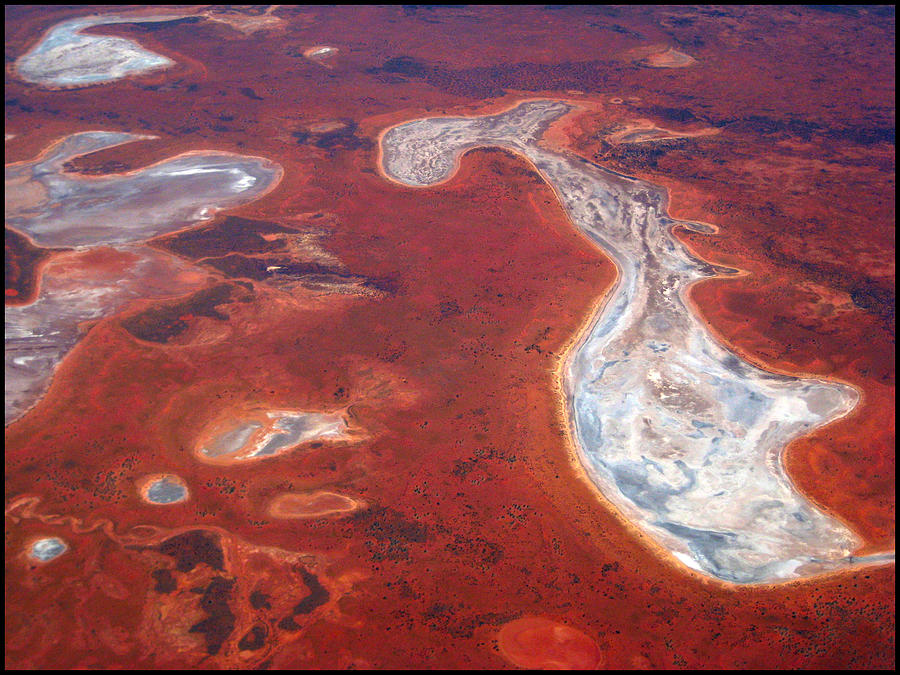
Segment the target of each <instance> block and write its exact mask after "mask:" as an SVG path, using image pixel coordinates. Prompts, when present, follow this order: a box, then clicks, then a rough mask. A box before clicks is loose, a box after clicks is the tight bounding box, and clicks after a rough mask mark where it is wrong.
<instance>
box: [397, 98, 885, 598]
mask: <svg viewBox="0 0 900 675" xmlns="http://www.w3.org/2000/svg"><path fill="white" fill-rule="evenodd" d="M572 110H573V106H571V105H569V104H566V103H563V102H558V101H529V102H525V103H522V104H520V105H518V106H516V107H515V108H513V109H511V110H508V111H506V112H504V113H501V114H497V115H490V116H484V117H469V118H429V119H421V120H416V121H412V122H408V123H405V124H401V125H399V126H396V127H394V128H392V129H390V130H389V131H387V132H386V133H385V134H384V135H383V137H382V149H383V153H382V162H383V168H384V171H385V173H386V175H387V176H389V177H390V178H392V179H394V180H395V181H397V182H400V183H403V184H405V185H409V186H416V187H423V186H428V185H433V184H435V183H438V182H441V181H444V180H446V179H448V178H449V177H450V176H451V175H452V174H453V173H454V172H455V170H456V167H457V165H458V162H459V158H460V156H461V154H462V153H464V152H465V151H466V150H468V149H471V148H474V147H479V146H495V147H500V148H505V149H508V150H512V151H514V152H517V153H520V154H521V155H523V156H525V157H526V158H527V159H529V160H530V161H531V162H532V163H533V164H534V166H535V168H536V169H537V170H538V171H539V172H540V174H541V175H542V176H543V178H544V179H545V180H546V181H547V182H548V183H549V184H550V185H551V186H553V188H554V189H555V190H556V192H557V194H558V195H559V198H560V200H561V203H562V205H563V207H564V208H565V211H566V213H567V214H568V216H569V218H570V219H571V221H572V223H573V224H574V225H575V227H576V228H578V229H579V230H580V231H581V232H583V233H584V234H585V235H586V236H587V237H588V239H590V240H591V241H592V242H594V243H595V244H596V245H597V246H598V247H599V248H600V249H602V250H603V251H604V252H605V253H606V254H607V255H609V256H610V257H611V258H612V259H613V261H614V262H615V264H616V267H617V268H618V272H619V278H618V280H617V282H616V284H615V286H614V288H613V289H612V290H611V291H610V292H609V293H608V295H607V296H606V297H605V298H604V299H603V301H602V302H601V303H600V305H599V306H598V308H597V310H596V312H595V314H594V316H593V317H592V320H591V322H590V325H589V326H588V328H587V329H586V331H585V332H584V333H583V335H582V337H581V339H580V341H579V342H578V344H577V345H575V347H574V348H573V350H572V351H571V354H570V356H569V360H568V361H567V363H566V365H565V370H564V374H563V383H564V388H565V392H566V407H567V412H568V415H569V418H570V424H571V427H572V431H573V437H574V441H575V444H576V447H577V450H578V454H579V457H580V458H581V461H582V464H583V465H584V468H585V470H586V472H587V473H588V475H589V476H590V478H591V480H592V481H593V482H594V484H595V485H596V486H597V487H598V488H599V490H600V491H601V492H602V493H603V495H604V496H605V497H606V498H607V499H608V500H609V501H610V502H612V503H613V504H614V505H615V506H616V507H617V508H618V509H619V510H620V511H621V512H622V513H623V514H624V515H625V516H626V517H627V518H628V519H629V520H630V521H631V522H633V523H634V524H636V525H637V526H639V527H640V528H641V529H642V530H644V531H645V532H647V533H649V534H650V535H651V536H652V537H653V539H655V540H656V541H657V542H658V543H659V544H661V545H662V546H663V547H664V548H665V549H667V550H668V551H669V552H670V553H672V555H673V556H674V557H675V558H676V559H678V560H679V561H681V562H682V563H683V564H685V565H687V566H688V567H691V568H693V569H695V570H699V571H700V572H702V573H704V574H706V575H710V576H712V577H716V578H718V579H721V580H724V581H728V582H732V583H767V582H773V581H780V580H786V579H792V578H796V577H801V576H808V575H812V574H817V573H822V572H827V571H830V570H834V569H839V568H842V567H846V566H849V565H851V564H857V563H874V562H884V561H889V560H893V553H888V554H883V555H877V556H868V557H864V558H860V557H853V556H851V555H849V554H850V552H851V551H854V550H856V549H857V548H859V546H860V545H861V542H860V540H859V539H858V538H857V536H856V535H855V534H854V533H853V532H851V531H850V530H849V529H848V528H847V527H846V526H845V525H844V524H843V523H841V522H840V521H839V520H837V519H835V518H833V517H831V516H830V515H828V514H827V513H825V512H823V511H821V510H819V509H818V508H816V507H815V506H814V505H813V504H812V503H810V502H809V501H808V500H807V499H806V498H805V497H804V496H803V495H802V494H800V493H799V492H798V491H797V490H796V488H795V487H794V485H793V483H792V482H791V480H790V479H789V477H788V476H787V474H786V473H785V471H784V467H783V465H782V461H781V453H782V451H783V449H784V447H785V446H786V445H787V443H789V442H790V441H791V440H793V439H795V438H797V437H799V436H802V435H803V434H806V433H808V432H809V431H810V430H812V429H814V428H816V427H819V426H822V425H824V424H827V423H829V422H831V421H834V420H836V419H838V418H840V417H842V416H844V415H846V414H847V413H849V412H850V410H852V409H853V407H854V406H855V405H856V404H857V402H858V400H859V396H858V394H857V392H856V390H854V389H853V388H851V387H849V386H846V385H842V384H837V383H833V382H825V381H822V380H817V379H811V378H798V377H790V376H787V375H780V374H775V373H770V372H767V371H764V370H761V369H759V368H756V367H755V366H753V365H751V364H749V363H747V362H746V361H743V360H741V359H740V358H738V357H737V356H736V355H735V354H733V353H731V352H730V351H729V350H728V349H726V348H725V347H724V346H723V345H722V344H720V343H719V342H718V341H717V340H716V339H715V338H714V337H713V336H712V335H711V334H710V333H709V331H708V330H707V329H706V327H705V325H704V324H703V323H702V322H701V321H700V320H699V319H698V318H697V316H695V314H694V313H693V311H691V309H690V306H689V304H688V302H687V300H686V298H687V289H688V287H689V286H690V284H691V283H693V282H694V281H697V280H699V279H703V278H708V277H711V276H715V275H716V269H715V268H714V267H713V266H712V265H710V264H708V263H706V262H704V261H702V260H699V259H698V258H696V257H694V256H693V255H692V254H691V253H690V252H689V251H688V250H687V249H686V248H685V247H684V246H683V245H682V244H681V243H680V242H679V241H678V240H677V239H675V237H674V236H673V235H672V228H673V226H674V225H676V224H679V225H681V226H683V227H686V228H688V229H692V230H694V231H697V232H701V233H709V231H710V228H709V227H708V226H705V225H702V224H696V225H694V224H692V223H675V222H674V221H672V220H671V219H669V218H668V217H667V215H666V208H667V202H666V194H665V192H664V191H663V190H662V189H660V188H658V187H656V186H654V185H651V184H649V183H646V182H643V181H639V180H634V179H631V178H629V177H627V176H622V175H620V174H616V173H614V172H611V171H607V170H605V169H603V168H601V167H598V166H596V165H593V164H591V163H590V162H588V161H586V160H584V159H581V158H577V157H571V156H567V155H563V154H558V153H554V152H550V151H548V150H546V149H544V148H543V147H541V145H540V144H539V143H538V140H539V139H540V137H541V135H542V133H543V130H544V129H545V128H546V126H547V125H548V124H549V123H551V122H552V121H554V120H557V119H559V118H561V117H563V116H564V115H565V114H567V113H569V112H570V111H572Z"/></svg>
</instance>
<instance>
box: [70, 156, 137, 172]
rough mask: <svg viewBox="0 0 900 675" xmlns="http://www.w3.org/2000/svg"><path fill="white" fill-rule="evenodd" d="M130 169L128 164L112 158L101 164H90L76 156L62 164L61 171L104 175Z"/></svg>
mask: <svg viewBox="0 0 900 675" xmlns="http://www.w3.org/2000/svg"><path fill="white" fill-rule="evenodd" d="M88 157H89V156H88ZM130 169H131V165H130V164H125V163H124V162H117V161H115V160H112V159H111V160H109V161H108V162H104V163H103V164H95V165H90V164H89V163H87V162H86V161H85V158H84V157H78V158H76V159H73V160H69V161H68V162H66V163H65V164H63V171H65V172H67V173H77V174H81V175H83V176H105V175H107V174H111V173H123V172H125V171H129V170H130Z"/></svg>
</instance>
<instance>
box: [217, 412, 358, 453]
mask: <svg viewBox="0 0 900 675" xmlns="http://www.w3.org/2000/svg"><path fill="white" fill-rule="evenodd" d="M257 420H259V421H257ZM348 433H349V428H348V425H347V421H346V420H345V419H344V416H343V414H342V413H340V412H335V413H326V412H305V411H302V410H294V411H291V410H280V411H278V410H276V411H269V412H266V413H265V415H261V414H258V415H257V417H256V419H237V420H232V421H231V422H230V423H229V424H228V425H227V426H226V427H225V431H217V432H216V433H215V434H214V435H213V437H212V438H211V439H210V440H209V441H207V442H205V443H202V444H201V447H200V449H199V455H200V456H201V457H202V458H209V459H213V460H217V459H224V460H227V461H229V462H231V461H242V460H251V459H262V458H264V457H271V456H274V455H278V454H280V453H282V452H284V451H285V450H288V449H290V448H293V447H295V446H297V445H300V444H301V443H307V442H311V441H318V440H341V439H345V438H347V437H348Z"/></svg>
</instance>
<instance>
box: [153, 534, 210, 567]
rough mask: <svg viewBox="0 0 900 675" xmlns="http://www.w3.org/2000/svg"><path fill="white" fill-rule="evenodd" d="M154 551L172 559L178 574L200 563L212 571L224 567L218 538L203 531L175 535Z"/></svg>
mask: <svg viewBox="0 0 900 675" xmlns="http://www.w3.org/2000/svg"><path fill="white" fill-rule="evenodd" d="M154 550H156V551H159V552H160V553H162V554H163V555H167V556H169V557H170V558H174V559H175V568H176V569H177V570H178V571H179V572H190V571H191V570H192V569H194V568H195V567H196V566H197V565H199V564H200V563H205V564H207V565H209V566H210V567H212V568H213V569H214V570H222V569H224V566H225V556H224V554H223V553H222V547H221V546H219V541H218V537H217V536H215V535H213V534H210V533H209V532H204V531H203V530H191V531H190V532H184V533H183V534H176V535H175V536H174V537H170V538H169V539H166V540H165V541H164V542H163V543H161V544H159V545H158V546H156V547H154Z"/></svg>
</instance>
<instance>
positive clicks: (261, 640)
mask: <svg viewBox="0 0 900 675" xmlns="http://www.w3.org/2000/svg"><path fill="white" fill-rule="evenodd" d="M268 634H269V629H268V628H266V626H265V625H263V624H257V625H255V626H253V628H251V629H250V630H249V631H247V633H246V634H245V635H244V637H242V638H241V639H240V641H239V642H238V649H240V650H241V651H242V652H255V651H256V650H257V649H261V648H262V646H263V645H264V644H266V636H267V635H268Z"/></svg>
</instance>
